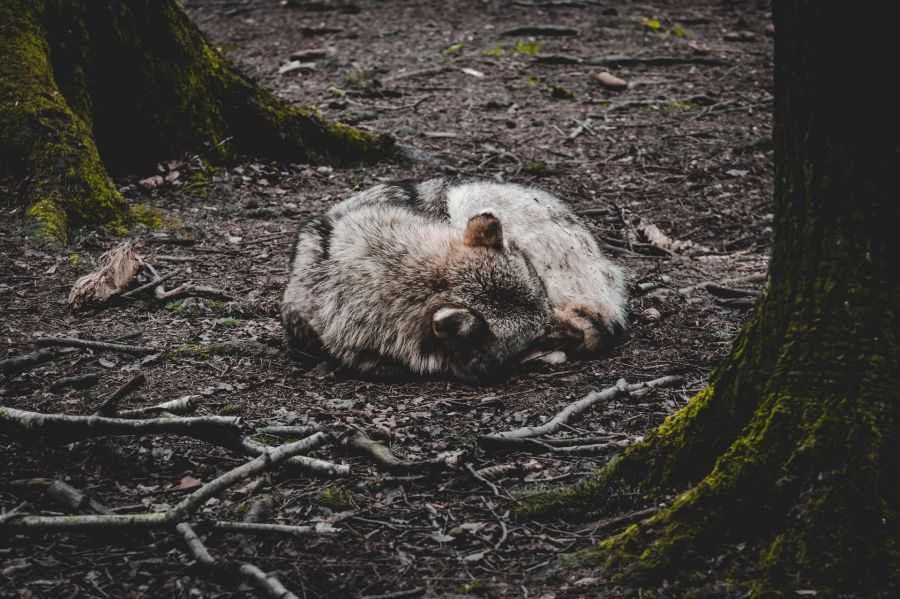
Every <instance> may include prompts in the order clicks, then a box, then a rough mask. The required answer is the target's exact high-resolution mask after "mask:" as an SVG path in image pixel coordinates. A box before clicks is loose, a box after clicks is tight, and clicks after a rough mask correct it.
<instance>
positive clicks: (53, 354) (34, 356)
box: [0, 347, 78, 377]
mask: <svg viewBox="0 0 900 599" xmlns="http://www.w3.org/2000/svg"><path fill="white" fill-rule="evenodd" d="M76 351H78V350H77V349H59V348H56V347H45V348H42V349H38V350H35V351H33V352H30V353H27V354H22V355H21V356H13V357H12V358H6V359H5V360H0V375H3V376H6V377H9V376H13V375H16V374H18V373H20V372H24V371H26V370H31V369H32V368H34V367H35V366H40V365H41V364H43V363H45V362H50V361H51V360H54V359H56V358H58V357H60V356H64V355H66V354H71V353H75V352H76Z"/></svg>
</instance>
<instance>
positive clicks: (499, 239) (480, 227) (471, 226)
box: [465, 212, 503, 250]
mask: <svg viewBox="0 0 900 599" xmlns="http://www.w3.org/2000/svg"><path fill="white" fill-rule="evenodd" d="M465 244H466V245H467V246H469V247H473V248H477V247H483V248H493V249H495V250H500V249H503V225H501V224H500V219H499V218H497V215H496V214H494V213H493V212H481V213H479V214H476V215H475V216H473V217H472V218H470V219H469V223H468V224H467V225H466V236H465Z"/></svg>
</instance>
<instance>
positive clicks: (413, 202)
mask: <svg viewBox="0 0 900 599" xmlns="http://www.w3.org/2000/svg"><path fill="white" fill-rule="evenodd" d="M391 186H392V187H398V188H400V189H402V190H403V193H405V194H406V199H407V201H408V202H409V205H410V206H412V207H413V208H418V207H419V184H418V182H416V181H412V180H409V179H407V180H405V181H397V182H396V183H391Z"/></svg>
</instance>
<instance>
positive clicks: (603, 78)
mask: <svg viewBox="0 0 900 599" xmlns="http://www.w3.org/2000/svg"><path fill="white" fill-rule="evenodd" d="M594 78H595V79H596V80H597V82H598V83H599V84H600V85H602V86H603V87H605V88H607V89H612V90H616V91H620V90H623V89H625V88H626V87H628V82H627V81H625V80H624V79H619V78H618V77H616V76H615V75H613V74H612V73H609V72H607V71H600V72H599V73H597V74H596V75H594Z"/></svg>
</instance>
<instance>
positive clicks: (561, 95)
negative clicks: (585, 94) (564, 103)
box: [550, 85, 575, 100]
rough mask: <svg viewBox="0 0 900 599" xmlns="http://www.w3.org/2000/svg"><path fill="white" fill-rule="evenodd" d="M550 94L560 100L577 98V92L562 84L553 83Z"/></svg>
mask: <svg viewBox="0 0 900 599" xmlns="http://www.w3.org/2000/svg"><path fill="white" fill-rule="evenodd" d="M550 95H551V96H552V97H554V98H556V99H558V100H572V99H574V98H575V94H573V93H572V92H571V91H569V90H568V89H566V88H565V87H563V86H562V85H551V86H550Z"/></svg>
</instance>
